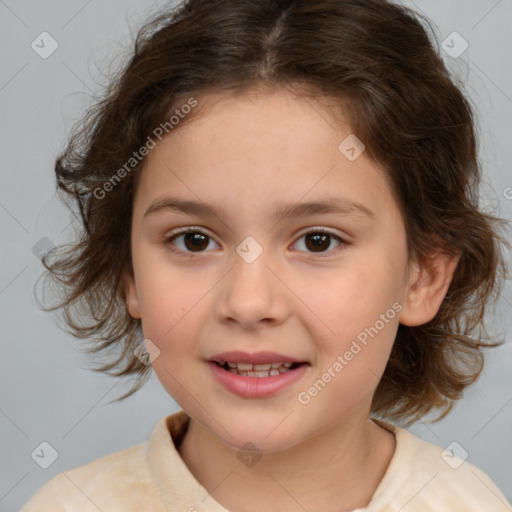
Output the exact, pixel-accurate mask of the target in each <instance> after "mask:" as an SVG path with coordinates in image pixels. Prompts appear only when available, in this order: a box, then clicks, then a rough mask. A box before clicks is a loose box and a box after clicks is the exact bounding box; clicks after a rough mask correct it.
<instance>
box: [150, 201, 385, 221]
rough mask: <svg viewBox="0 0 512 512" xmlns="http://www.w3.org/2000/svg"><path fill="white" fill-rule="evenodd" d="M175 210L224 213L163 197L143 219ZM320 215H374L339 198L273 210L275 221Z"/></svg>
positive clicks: (206, 206) (370, 211)
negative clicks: (157, 213)
mask: <svg viewBox="0 0 512 512" xmlns="http://www.w3.org/2000/svg"><path fill="white" fill-rule="evenodd" d="M166 210H175V211H178V212H182V213H185V214H190V215H198V216H204V217H213V216H216V217H219V218H222V217H225V216H226V212H225V210H224V208H222V207H221V206H220V205H210V204H206V203H203V202H197V201H191V200H185V199H179V198H177V197H164V198H162V199H159V200H157V201H155V202H154V203H152V204H151V205H150V206H149V208H148V209H147V210H146V212H145V213H144V218H145V217H147V216H148V215H151V214H153V213H156V212H161V211H166ZM322 213H324V214H325V213H337V214H340V215H358V216H363V217H368V218H371V219H375V213H374V212H373V211H372V210H370V209H369V208H368V207H366V206H364V205H363V204H361V203H359V202H357V201H352V200H349V199H346V198H341V197H330V198H326V199H324V200H322V201H311V202H307V203H294V204H283V203H278V204H277V205H276V208H275V210H274V217H275V218H276V219H288V218H294V217H306V216H308V215H315V214H322Z"/></svg>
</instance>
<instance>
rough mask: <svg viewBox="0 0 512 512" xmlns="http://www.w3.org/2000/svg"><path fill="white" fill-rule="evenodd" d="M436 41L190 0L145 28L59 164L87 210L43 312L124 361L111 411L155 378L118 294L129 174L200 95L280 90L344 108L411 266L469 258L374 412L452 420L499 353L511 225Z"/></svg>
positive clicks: (373, 24) (271, 9) (404, 25)
mask: <svg viewBox="0 0 512 512" xmlns="http://www.w3.org/2000/svg"><path fill="white" fill-rule="evenodd" d="M429 30H430V31H431V33H432V36H433V34H434V32H433V30H432V27H431V26H430V24H429V22H428V20H426V19H424V18H423V17H421V16H420V15H418V14H417V13H415V12H414V11H412V10H410V9H408V8H406V7H403V6H399V5H397V4H393V3H391V2H389V1H386V0H315V1H308V0H240V1H233V0H188V1H185V2H183V3H181V4H179V5H178V6H173V5H171V4H169V6H167V7H166V8H165V9H164V10H162V11H159V12H158V13H156V14H155V15H153V16H152V17H151V18H149V19H148V20H147V21H146V23H145V24H144V25H143V26H142V28H141V29H140V30H139V32H138V33H137V36H136V39H135V44H134V48H133V51H132V52H131V54H130V58H129V59H128V61H127V63H125V64H124V65H123V67H122V69H120V70H119V71H118V72H117V73H115V74H114V76H113V77H112V80H111V81H110V82H109V85H108V86H107V87H106V89H105V91H104V95H103V96H102V97H101V98H100V99H98V100H96V102H95V103H94V104H93V105H92V107H90V108H89V110H88V111H87V113H86V115H85V117H84V118H83V122H82V123H80V124H78V125H76V126H75V128H74V130H73V133H72V134H71V136H70V138H69V140H68V141H67V144H66V147H65V149H64V150H63V152H62V153H61V154H60V155H59V156H58V158H57V160H56V164H55V173H56V179H57V184H58V189H59V194H60V195H61V196H63V197H66V198H67V199H69V200H70V201H71V202H72V203H73V204H74V205H75V206H77V207H78V210H79V212H80V219H81V231H80V236H79V237H78V238H77V240H75V241H74V242H72V243H69V244H66V245H63V246H60V247H58V248H57V249H56V250H55V251H53V252H51V253H50V254H49V255H48V256H47V257H46V258H45V259H44V264H45V266H46V269H47V272H46V273H45V274H47V277H50V279H51V280H52V282H53V283H54V284H55V285H56V286H57V287H56V292H57V294H58V298H59V301H58V303H57V304H55V305H54V306H52V307H49V308H46V310H47V311H50V310H55V309H62V311H63V312H64V318H65V322H66V330H68V332H70V333H72V334H73V335H74V336H75V337H78V338H82V339H86V340H87V349H86V350H87V352H90V353H96V352H101V353H103V351H107V350H110V349H114V351H116V350H117V353H116V354H113V355H110V356H109V357H110V359H109V360H108V361H106V360H104V361H103V362H104V364H103V365H102V366H101V367H100V368H96V369H94V370H95V371H100V372H107V373H109V374H112V375H115V376H125V375H126V376H128V375H135V376H136V377H137V380H136V382H135V384H134V386H133V388H132V389H131V390H130V391H129V392H128V393H126V394H124V395H123V396H121V397H120V398H118V399H117V400H123V399H124V398H126V397H128V396H130V395H132V394H133V393H135V392H136V391H137V390H138V389H139V388H140V387H141V386H142V385H143V384H144V383H145V382H146V380H147V378H148V377H149V374H150V372H151V367H150V366H147V365H145V364H143V362H142V361H140V360H139V359H138V358H137V357H136V356H135V355H134V350H135V348H136V347H137V346H138V345H139V344H140V343H141V342H142V340H143V335H142V330H141V324H140V320H138V319H134V318H132V317H131V316H130V315H129V313H128V311H127V309H126V305H125V301H124V296H123V290H122V275H123V270H124V269H126V268H131V256H130V229H131V213H132V202H133V196H134V191H135V189H136V185H137V180H136V176H137V173H138V171H140V170H141V169H142V167H143V165H144V162H145V159H144V158H141V159H140V161H137V162H135V161H133V162H132V163H133V166H132V167H130V168H129V169H128V168H126V166H125V167H124V169H125V172H121V166H123V164H125V163H126V162H128V161H130V159H131V158H132V157H133V155H134V153H137V152H138V151H140V148H142V147H143V146H144V145H147V143H148V140H149V139H148V137H151V134H152V133H153V134H154V133H155V128H156V127H158V126H165V123H167V126H168V127H169V119H170V117H171V116H172V115H173V113H175V112H176V110H177V109H178V110H179V109H180V108H181V107H182V106H183V105H184V104H186V103H187V100H188V101H190V98H192V97H194V98H198V99H199V100H200V99H201V97H202V95H206V94H209V93H219V92H222V93H226V94H243V93H245V92H247V91H249V90H250V89H254V88H259V87H281V88H289V89H290V90H291V89H294V90H295V91H298V92H299V94H303V95H310V96H316V97H317V98H318V99H322V98H329V99H331V100H334V102H337V103H338V104H339V105H344V106H345V107H346V110H345V113H346V115H347V116H348V120H349V122H350V124H351V128H352V131H353V133H354V134H356V135H357V137H358V138H359V139H361V140H362V141H364V144H365V145H366V155H367V156H368V157H369V158H371V159H372V160H374V161H376V162H378V163H379V164H380V165H382V166H383V168H384V170H385V172H386V177H387V179H388V181H389V183H390V185H391V189H392V191H393V194H394V195H395V198H396V200H397V203H398V205H399V208H400V210H401V213H402V216H403V219H404V223H405V228H406V233H407V244H408V251H409V255H410V256H415V257H417V258H419V259H422V258H424V257H425V256H427V255H428V254H429V253H430V252H431V251H432V249H433V248H438V249H439V250H443V251H447V252H460V254H461V258H460V260H459V263H458V266H457V268H456V271H455V274H454V276H453V280H452V282H451V284H450V287H449V289H448V292H447V294H446V297H445V299H444V301H443V303H442V304H441V307H440V309H439V311H438V313H437V315H436V316H435V318H433V319H432V320H431V321H430V322H428V323H427V324H425V325H422V326H418V327H408V326H404V325H400V326H399V328H398V332H397V336H396V340H395V343H394V346H393V349H392V352H391V355H390V358H389V361H388V364H387V367H386V369H385V372H384V375H383V377H382V379H381V381H380V383H379V385H378V387H377V389H376V392H375V395H374V398H373V403H372V413H374V414H375V415H378V416H381V417H384V418H389V419H395V420H404V421H405V420H408V423H412V422H413V421H416V420H418V419H419V418H421V417H422V416H424V415H426V414H427V413H428V412H429V411H431V410H434V409H438V410H439V411H440V415H439V417H438V418H437V419H436V420H434V421H438V420H439V419H441V418H442V417H444V416H445V415H446V414H447V413H448V412H449V411H450V410H451V408H452V407H453V402H454V401H455V400H457V399H459V398H460V397H461V396H462V392H463V390H464V388H465V387H466V386H468V385H469V384H471V383H473V382H474V381H475V380H476V379H477V377H478V376H479V374H480V372H481V371H482V367H483V353H482V348H485V347H493V346H497V345H499V344H501V343H502V341H500V342H490V340H487V341H486V340H485V339H484V338H485V337H486V336H487V332H486V329H485V325H484V315H485V312H486V307H487V305H488V304H489V303H490V301H491V300H493V299H494V300H496V299H497V298H498V296H499V292H500V287H501V284H502V281H503V279H506V278H507V268H506V265H505V259H504V256H503V253H502V245H503V244H505V245H507V246H509V245H508V243H507V241H506V238H505V237H504V236H502V234H501V233H500V230H499V228H500V227H503V226H504V225H505V221H504V219H500V218H499V217H495V216H493V215H491V214H490V213H488V212H484V211H482V210H481V209H480V208H479V206H478V190H479V183H480V180H481V169H480V166H479V162H478V158H477V143H476V127H475V126H476V122H475V119H474V114H473V109H472V107H471V105H470V103H469V100H468V99H467V98H466V97H465V95H464V93H463V92H462V87H461V86H460V85H458V84H457V81H456V79H455V78H453V77H451V76H450V73H449V71H448V70H447V68H446V66H445V64H444V62H443V59H442V57H441V55H440V50H439V46H438V44H437V43H436V41H435V37H431V36H429ZM199 102H200V101H199ZM200 111H201V109H200V108H196V109H195V110H194V111H193V112H191V113H190V115H188V116H186V117H185V118H184V119H182V120H180V123H186V122H188V120H189V119H191V118H193V117H194V116H196V115H200ZM114 175H117V176H118V177H120V179H119V180H117V181H115V183H113V181H112V180H113V176H114ZM109 183H110V185H109ZM107 189H108V193H102V192H101V191H102V190H103V191H105V190H107ZM99 191H100V192H99Z"/></svg>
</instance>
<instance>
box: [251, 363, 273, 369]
mask: <svg viewBox="0 0 512 512" xmlns="http://www.w3.org/2000/svg"><path fill="white" fill-rule="evenodd" d="M271 366H272V365H271V364H270V363H268V364H255V365H254V369H255V370H256V371H260V370H270V367H271Z"/></svg>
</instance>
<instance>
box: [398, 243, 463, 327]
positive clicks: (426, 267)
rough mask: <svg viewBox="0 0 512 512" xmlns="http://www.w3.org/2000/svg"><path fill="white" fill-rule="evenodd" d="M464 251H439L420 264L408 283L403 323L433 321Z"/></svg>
mask: <svg viewBox="0 0 512 512" xmlns="http://www.w3.org/2000/svg"><path fill="white" fill-rule="evenodd" d="M459 259H460V254H453V253H452V254H447V253H442V252H436V253H433V254H430V255H429V256H428V257H427V258H425V259H424V260H423V261H422V262H421V263H419V264H416V268H415V271H414V272H411V279H410V282H409V285H408V290H407V294H406V299H405V301H404V302H405V304H404V308H403V310H402V312H401V315H400V323H401V324H403V325H407V326H410V327H415V326H419V325H424V324H426V323H427V322H430V321H431V320H432V319H433V318H434V317H435V316H436V314H437V312H438V311H439V308H440V307H441V304H442V302H443V300H444V298H445V296H446V292H447V291H448V288H449V286H450V283H451V281H452V279H453V274H454V273H455V270H456V268H457V264H458V262H459Z"/></svg>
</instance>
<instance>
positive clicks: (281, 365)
mask: <svg viewBox="0 0 512 512" xmlns="http://www.w3.org/2000/svg"><path fill="white" fill-rule="evenodd" d="M212 362H213V363H215V364H216V365H217V366H218V367H220V368H222V369H223V370H226V371H227V372H230V373H232V374H234V375H240V376H242V377H253V378H259V379H261V378H266V377H275V376H277V375H281V374H283V373H286V372H289V371H293V370H295V369H296V368H299V366H302V365H305V364H307V363H298V362H293V363H292V362H277V363H259V364H251V363H240V362H237V361H212Z"/></svg>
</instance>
